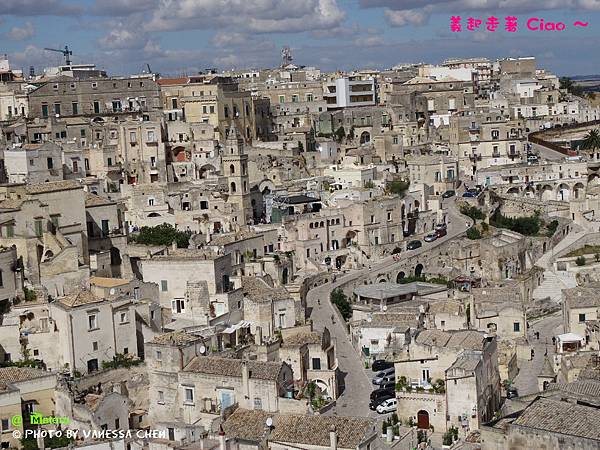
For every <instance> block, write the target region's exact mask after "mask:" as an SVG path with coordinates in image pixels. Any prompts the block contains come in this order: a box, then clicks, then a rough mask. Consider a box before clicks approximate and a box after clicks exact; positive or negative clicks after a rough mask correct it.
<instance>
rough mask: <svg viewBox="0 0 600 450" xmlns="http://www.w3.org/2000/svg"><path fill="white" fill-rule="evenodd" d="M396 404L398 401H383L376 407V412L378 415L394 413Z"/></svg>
mask: <svg viewBox="0 0 600 450" xmlns="http://www.w3.org/2000/svg"><path fill="white" fill-rule="evenodd" d="M397 404H398V400H396V399H395V398H390V399H388V400H385V401H383V402H382V403H381V404H380V405H379V406H378V407H377V412H378V413H379V414H387V413H391V412H394V411H396V405H397Z"/></svg>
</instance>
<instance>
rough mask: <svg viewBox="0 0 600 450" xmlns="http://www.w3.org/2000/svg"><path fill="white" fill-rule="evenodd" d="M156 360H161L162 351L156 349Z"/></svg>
mask: <svg viewBox="0 0 600 450" xmlns="http://www.w3.org/2000/svg"><path fill="white" fill-rule="evenodd" d="M156 360H157V361H162V352H161V351H160V350H156Z"/></svg>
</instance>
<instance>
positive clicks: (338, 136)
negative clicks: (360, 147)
mask: <svg viewBox="0 0 600 450" xmlns="http://www.w3.org/2000/svg"><path fill="white" fill-rule="evenodd" d="M345 137H346V130H344V127H339V128H338V129H337V130H336V132H335V138H336V141H338V142H342V140H343V139H344V138H345Z"/></svg>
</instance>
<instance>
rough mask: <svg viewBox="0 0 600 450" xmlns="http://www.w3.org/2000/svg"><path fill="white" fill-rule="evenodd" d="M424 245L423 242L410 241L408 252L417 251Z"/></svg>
mask: <svg viewBox="0 0 600 450" xmlns="http://www.w3.org/2000/svg"><path fill="white" fill-rule="evenodd" d="M422 245H423V244H422V243H421V241H410V242H409V243H408V245H407V246H406V250H415V249H417V248H420V247H421V246H422Z"/></svg>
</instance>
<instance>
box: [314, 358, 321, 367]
mask: <svg viewBox="0 0 600 450" xmlns="http://www.w3.org/2000/svg"><path fill="white" fill-rule="evenodd" d="M312 368H313V370H321V358H313V359H312Z"/></svg>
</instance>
